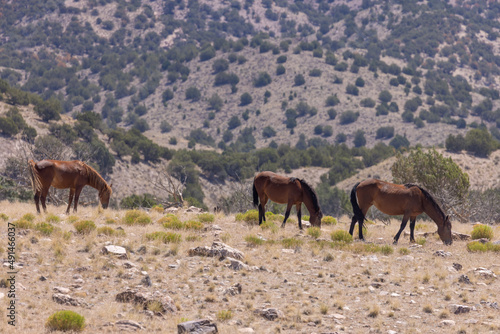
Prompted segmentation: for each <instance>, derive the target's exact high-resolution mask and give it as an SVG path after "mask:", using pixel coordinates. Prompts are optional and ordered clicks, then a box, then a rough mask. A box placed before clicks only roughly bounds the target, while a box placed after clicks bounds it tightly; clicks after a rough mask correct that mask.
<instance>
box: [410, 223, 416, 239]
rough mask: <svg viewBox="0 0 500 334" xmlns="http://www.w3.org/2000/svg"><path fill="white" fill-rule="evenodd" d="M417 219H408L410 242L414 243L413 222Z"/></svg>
mask: <svg viewBox="0 0 500 334" xmlns="http://www.w3.org/2000/svg"><path fill="white" fill-rule="evenodd" d="M416 220H417V217H410V242H415V235H414V232H415V221H416Z"/></svg>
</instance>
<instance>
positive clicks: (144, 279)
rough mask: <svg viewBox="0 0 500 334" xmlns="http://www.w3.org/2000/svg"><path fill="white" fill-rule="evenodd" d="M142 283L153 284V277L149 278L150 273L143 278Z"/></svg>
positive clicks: (145, 284)
mask: <svg viewBox="0 0 500 334" xmlns="http://www.w3.org/2000/svg"><path fill="white" fill-rule="evenodd" d="M141 284H142V285H144V286H151V285H153V283H151V278H149V275H146V276H144V277H143V278H142V280H141Z"/></svg>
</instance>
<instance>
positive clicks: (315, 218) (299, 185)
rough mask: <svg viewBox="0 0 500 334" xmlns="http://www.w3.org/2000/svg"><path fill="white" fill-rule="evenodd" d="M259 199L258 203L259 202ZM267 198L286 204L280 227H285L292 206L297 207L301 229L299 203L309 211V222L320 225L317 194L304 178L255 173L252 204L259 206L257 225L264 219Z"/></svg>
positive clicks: (320, 213)
mask: <svg viewBox="0 0 500 334" xmlns="http://www.w3.org/2000/svg"><path fill="white" fill-rule="evenodd" d="M259 199H260V204H259ZM268 200H271V201H273V202H276V203H280V204H285V203H286V204H287V207H286V212H285V219H284V220H283V224H281V227H285V223H286V220H287V219H288V216H289V215H290V210H291V209H292V206H293V205H295V207H296V209H297V218H298V219H299V228H300V229H302V221H301V212H300V209H301V205H302V203H304V205H305V206H306V208H307V210H309V213H310V215H311V216H310V222H311V224H312V225H313V226H318V227H321V218H322V217H323V213H322V212H321V208H320V207H319V203H318V196H317V195H316V192H315V191H314V189H313V188H311V186H310V185H308V184H307V183H306V182H305V181H304V180H301V179H297V178H295V177H286V176H281V175H278V174H275V173H273V172H262V173H259V174H257V176H255V178H254V180H253V204H254V205H255V206H258V207H259V225H260V224H262V220H264V221H265V220H266V215H265V212H266V211H265V207H266V203H267V201H268Z"/></svg>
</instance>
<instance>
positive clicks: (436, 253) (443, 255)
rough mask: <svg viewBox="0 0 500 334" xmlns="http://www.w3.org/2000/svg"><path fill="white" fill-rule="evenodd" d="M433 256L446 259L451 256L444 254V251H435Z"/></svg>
mask: <svg viewBox="0 0 500 334" xmlns="http://www.w3.org/2000/svg"><path fill="white" fill-rule="evenodd" d="M434 256H441V257H448V256H451V253H450V252H445V251H444V250H437V251H435V252H434Z"/></svg>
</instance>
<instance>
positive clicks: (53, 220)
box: [45, 213, 61, 223]
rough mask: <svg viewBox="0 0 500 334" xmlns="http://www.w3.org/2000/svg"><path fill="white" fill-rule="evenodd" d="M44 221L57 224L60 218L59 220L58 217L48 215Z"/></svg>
mask: <svg viewBox="0 0 500 334" xmlns="http://www.w3.org/2000/svg"><path fill="white" fill-rule="evenodd" d="M45 221H46V222H47V223H59V222H60V221H61V218H59V216H56V215H54V214H51V213H49V214H48V215H47V217H46V218H45Z"/></svg>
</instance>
